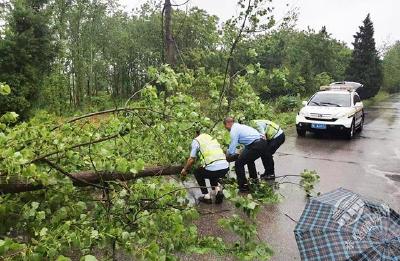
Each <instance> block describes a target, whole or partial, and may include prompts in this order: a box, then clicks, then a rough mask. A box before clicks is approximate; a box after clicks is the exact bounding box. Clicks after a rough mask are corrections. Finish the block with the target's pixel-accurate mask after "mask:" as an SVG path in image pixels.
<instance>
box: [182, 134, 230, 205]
mask: <svg viewBox="0 0 400 261" xmlns="http://www.w3.org/2000/svg"><path fill="white" fill-rule="evenodd" d="M197 158H199V159H200V163H201V167H199V168H197V169H196V170H195V171H194V176H195V177H196V180H197V183H198V184H199V186H200V187H201V188H200V189H201V192H202V193H203V196H201V197H200V198H199V199H198V200H199V201H200V202H203V203H206V204H211V203H212V197H211V192H210V193H209V192H208V189H207V186H206V179H209V180H210V184H211V187H212V190H213V191H215V194H216V195H215V203H216V204H220V203H222V201H223V198H224V194H223V193H222V187H221V186H219V185H218V181H219V180H220V179H221V178H223V177H225V175H226V174H227V173H228V170H229V163H228V162H227V161H226V156H225V153H224V152H223V150H222V148H221V145H220V144H219V143H218V141H217V140H216V139H214V138H213V137H211V136H210V135H208V134H200V131H196V137H195V139H193V141H192V145H191V152H190V157H189V159H188V160H187V163H186V165H185V167H184V168H183V169H182V171H181V175H182V176H186V175H187V173H188V171H189V170H190V169H191V167H192V165H193V164H194V163H195V162H196V159H197Z"/></svg>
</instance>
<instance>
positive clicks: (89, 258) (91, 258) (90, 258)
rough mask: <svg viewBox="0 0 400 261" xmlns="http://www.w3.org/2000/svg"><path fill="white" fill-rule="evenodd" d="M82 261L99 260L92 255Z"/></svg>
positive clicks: (82, 258) (84, 257) (81, 260)
mask: <svg viewBox="0 0 400 261" xmlns="http://www.w3.org/2000/svg"><path fill="white" fill-rule="evenodd" d="M80 261H97V258H96V257H95V256H92V255H86V256H83V257H81V259H80Z"/></svg>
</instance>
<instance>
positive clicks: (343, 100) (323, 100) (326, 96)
mask: <svg viewBox="0 0 400 261" xmlns="http://www.w3.org/2000/svg"><path fill="white" fill-rule="evenodd" d="M350 104H351V99H350V95H349V94H347V93H330V92H318V93H316V94H315V95H314V97H312V99H311V100H310V102H309V103H308V105H309V106H327V107H350Z"/></svg>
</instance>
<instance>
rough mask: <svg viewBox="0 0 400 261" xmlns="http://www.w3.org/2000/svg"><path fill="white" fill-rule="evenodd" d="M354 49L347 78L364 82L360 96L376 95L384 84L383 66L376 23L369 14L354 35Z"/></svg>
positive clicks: (365, 97) (363, 97) (364, 97)
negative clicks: (376, 42)
mask: <svg viewBox="0 0 400 261" xmlns="http://www.w3.org/2000/svg"><path fill="white" fill-rule="evenodd" d="M353 46H354V50H353V53H352V57H351V61H350V64H349V66H348V68H347V70H346V76H347V80H349V81H355V82H360V83H362V84H364V88H363V89H361V90H360V91H359V92H360V96H361V98H362V99H367V98H370V97H373V96H375V95H376V94H377V93H378V91H379V89H380V87H381V84H382V78H383V76H382V66H381V61H380V59H379V55H378V51H377V50H376V47H375V39H374V25H373V23H372V21H371V17H370V15H369V14H368V15H367V17H366V18H365V20H364V21H363V25H362V26H360V31H359V32H357V34H356V35H354V43H353Z"/></svg>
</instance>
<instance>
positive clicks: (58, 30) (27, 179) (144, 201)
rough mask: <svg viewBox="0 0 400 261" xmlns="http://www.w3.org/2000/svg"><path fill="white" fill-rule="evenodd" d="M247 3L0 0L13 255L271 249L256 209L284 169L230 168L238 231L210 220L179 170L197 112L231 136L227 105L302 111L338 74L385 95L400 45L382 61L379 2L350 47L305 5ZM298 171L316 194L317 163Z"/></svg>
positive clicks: (4, 182) (5, 200) (0, 209)
mask: <svg viewBox="0 0 400 261" xmlns="http://www.w3.org/2000/svg"><path fill="white" fill-rule="evenodd" d="M238 5H239V7H240V8H241V12H240V14H239V15H238V16H237V17H233V18H232V19H230V20H228V21H224V22H223V23H222V21H219V19H218V17H216V16H212V15H210V14H208V13H206V12H205V11H204V10H200V9H198V8H193V9H190V10H187V11H182V10H180V9H176V6H174V5H173V4H171V2H170V1H168V0H166V1H165V2H164V1H163V2H159V1H149V2H148V3H146V4H144V5H143V6H142V7H141V8H139V9H137V10H133V11H132V12H129V13H128V12H126V11H125V10H123V9H122V8H121V7H120V6H119V4H118V2H117V1H64V0H60V1H58V0H57V1H53V0H39V1H29V0H10V1H8V0H6V1H1V2H0V9H1V13H0V19H2V20H3V21H4V24H2V26H1V27H0V28H1V29H0V257H1V258H2V259H6V260H59V261H62V260H70V259H74V260H75V259H76V260H79V259H81V260H85V261H91V260H96V258H98V259H101V260H107V259H108V260H118V258H119V257H120V255H121V254H122V255H129V256H133V257H135V258H137V259H143V260H160V259H161V260H174V259H177V256H178V255H177V253H188V254H191V253H193V254H204V253H212V254H214V255H216V256H231V257H236V258H238V259H245V260H267V259H269V258H270V257H271V256H272V255H273V250H272V249H271V248H270V247H269V246H268V244H267V243H266V242H263V241H262V240H259V238H258V236H257V227H256V225H255V221H254V218H255V217H256V215H257V212H258V210H259V209H260V208H261V207H262V206H263V204H276V203H278V202H279V200H280V199H281V198H280V196H279V192H278V190H279V185H280V184H279V183H278V184H276V185H275V186H270V185H268V184H266V183H265V184H264V183H261V184H253V186H252V188H253V193H252V194H251V195H248V196H243V195H239V194H238V190H237V187H236V185H234V184H235V183H233V182H232V181H229V180H227V181H226V185H225V189H226V190H225V191H226V197H227V199H228V200H229V201H230V202H231V204H232V206H234V207H236V208H237V213H236V215H233V216H230V217H226V218H223V219H221V221H220V225H221V226H222V227H223V228H225V229H227V230H228V231H231V232H232V233H234V234H236V235H237V237H236V238H237V240H235V241H234V242H225V241H223V240H222V239H221V238H219V237H218V235H215V236H203V235H201V233H199V232H198V229H197V227H196V226H195V225H194V223H193V221H194V220H195V219H196V218H197V217H198V216H199V215H201V212H199V210H198V209H196V206H195V205H193V204H192V203H191V202H190V200H189V199H190V194H189V193H188V189H190V188H187V187H185V184H184V183H183V182H182V181H181V180H180V179H179V177H178V176H177V175H178V172H179V171H178V170H180V169H181V165H182V163H183V162H184V160H185V158H186V157H187V154H188V149H187V148H188V146H189V144H190V141H191V139H192V136H193V130H194V128H199V127H202V128H203V129H206V130H208V131H210V133H211V134H213V135H214V136H215V137H218V139H219V140H220V142H221V143H222V144H224V145H227V144H228V142H229V140H228V138H227V132H226V131H225V130H224V129H223V128H222V125H221V119H222V118H223V117H224V116H226V115H232V116H235V117H236V118H237V119H238V120H240V121H243V122H247V121H249V120H252V119H257V118H268V119H272V120H273V121H276V122H277V123H279V124H280V125H282V126H283V127H286V126H290V125H291V124H293V122H294V117H295V113H296V112H297V110H298V108H299V107H300V106H301V101H302V97H307V96H309V95H311V94H312V93H314V92H315V91H316V90H318V88H319V86H321V85H326V84H329V83H330V82H332V81H341V80H359V81H360V82H363V83H365V85H366V89H367V91H368V92H367V93H366V96H365V97H372V96H374V95H375V94H376V93H378V91H379V87H380V86H381V84H380V82H381V81H382V77H383V79H384V85H383V86H384V88H385V89H387V90H388V91H389V90H390V91H391V92H392V91H396V90H398V89H396V88H397V87H396V86H397V84H398V81H397V78H395V77H394V76H392V72H393V71H394V72H400V69H398V66H397V63H396V62H397V61H398V60H399V59H398V52H397V51H396V50H397V49H396V48H397V47H398V46H397V47H396V45H395V46H393V47H392V48H391V49H390V50H388V51H387V52H386V55H385V57H384V60H383V68H384V70H383V73H382V70H381V69H382V61H381V59H379V57H378V53H377V52H376V48H375V42H374V41H373V26H372V22H371V20H370V18H369V16H368V17H367V19H366V20H365V21H364V24H363V27H362V28H360V33H359V34H357V37H356V40H355V42H356V43H355V45H354V46H355V49H354V51H353V50H352V49H350V48H349V47H348V46H346V44H344V43H343V42H340V41H338V40H336V39H334V38H333V37H332V36H331V35H330V34H329V32H327V30H326V28H325V27H321V30H319V31H313V30H305V31H299V30H297V29H295V25H296V19H297V14H296V12H293V11H290V12H288V13H287V14H286V16H285V17H284V18H283V19H280V20H276V19H275V17H274V12H273V4H272V3H271V1H266V0H248V1H244V0H240V1H239V3H238ZM363 28H364V29H363ZM371 33H372V34H371ZM368 53H369V54H371V55H367V56H366V57H368V59H367V60H366V61H363V60H362V57H365V55H364V54H368ZM369 62H370V63H374V65H375V67H374V68H372V69H371V70H372V71H370V73H371V74H373V75H375V76H376V77H369V78H368V79H365V81H366V82H364V78H359V77H361V76H360V75H362V74H360V71H361V72H362V73H364V72H363V68H362V67H359V66H358V64H359V63H360V64H364V63H369ZM349 66H350V67H349ZM349 68H350V69H349ZM357 70H358V71H357ZM386 72H390V76H388V75H386ZM397 74H398V73H397ZM350 76H351V77H352V78H349V77H350ZM357 77H358V78H357ZM90 113H92V114H90ZM298 178H299V184H298V185H299V187H301V188H303V189H304V190H305V195H308V196H310V195H314V193H315V192H314V191H313V190H314V189H315V184H316V183H317V182H318V180H319V177H318V175H317V173H315V172H314V171H309V170H305V171H304V172H303V173H301V174H299V176H298ZM95 256H96V257H95Z"/></svg>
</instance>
